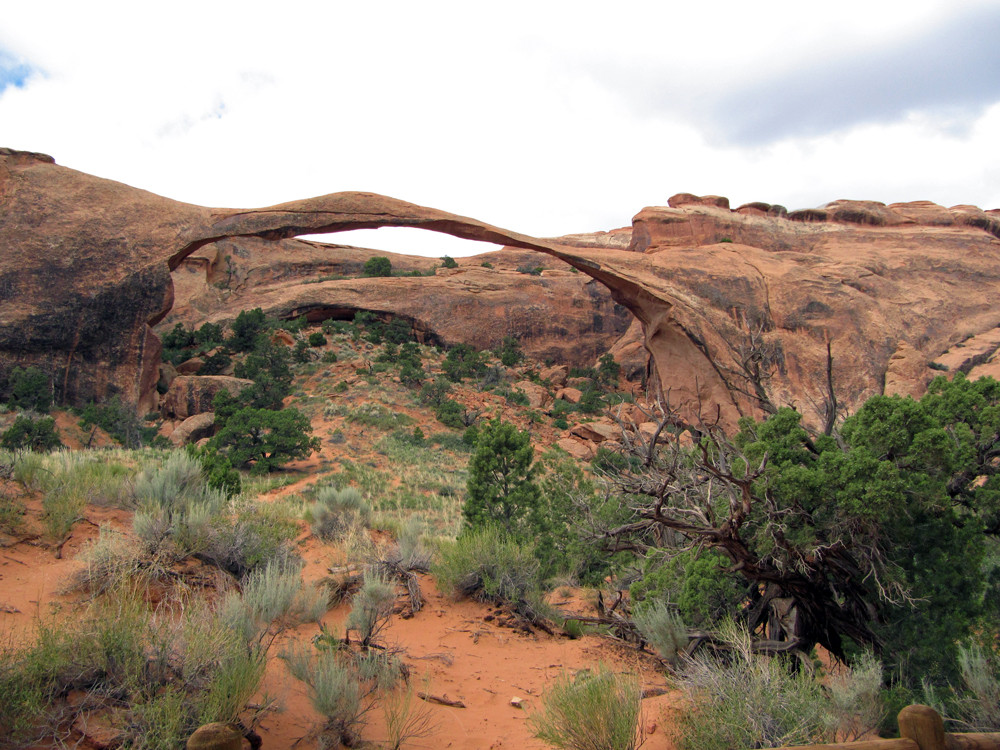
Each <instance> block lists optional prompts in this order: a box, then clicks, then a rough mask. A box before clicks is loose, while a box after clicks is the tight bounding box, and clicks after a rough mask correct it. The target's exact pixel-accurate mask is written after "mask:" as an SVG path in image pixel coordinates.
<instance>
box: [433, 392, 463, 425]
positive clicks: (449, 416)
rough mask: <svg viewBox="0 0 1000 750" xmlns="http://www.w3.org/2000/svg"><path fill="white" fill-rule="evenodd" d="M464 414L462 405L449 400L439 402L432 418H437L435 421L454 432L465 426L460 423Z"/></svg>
mask: <svg viewBox="0 0 1000 750" xmlns="http://www.w3.org/2000/svg"><path fill="white" fill-rule="evenodd" d="M464 414H465V409H463V408H462V405H461V404H460V403H458V402H457V401H452V400H451V399H450V398H446V399H444V400H443V401H441V403H439V404H438V405H437V407H435V409H434V416H435V417H437V420H438V421H439V422H440V423H441V424H443V425H444V426H445V427H451V428H452V429H454V430H460V429H462V428H463V427H464V426H465V423H464V422H463V421H462V418H463V416H464Z"/></svg>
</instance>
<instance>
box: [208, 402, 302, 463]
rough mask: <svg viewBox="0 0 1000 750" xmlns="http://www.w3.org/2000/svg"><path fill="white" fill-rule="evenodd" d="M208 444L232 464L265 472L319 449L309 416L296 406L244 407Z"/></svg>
mask: <svg viewBox="0 0 1000 750" xmlns="http://www.w3.org/2000/svg"><path fill="white" fill-rule="evenodd" d="M220 393H221V391H220ZM209 447H210V448H212V449H214V450H217V451H220V452H221V453H223V454H225V456H226V457H227V458H228V459H229V460H230V461H231V462H232V464H233V466H236V467H241V468H243V467H251V471H252V472H253V473H255V474H266V473H267V472H269V471H275V470H276V469H279V468H281V467H282V466H284V465H285V464H286V463H288V462H289V461H292V460H295V459H299V458H306V457H308V456H309V455H310V454H311V453H313V451H317V450H319V448H320V441H319V438H314V437H312V426H311V425H310V424H309V418H308V417H306V416H305V415H304V414H302V413H301V412H300V411H299V410H298V409H293V408H287V409H281V410H280V411H272V410H270V409H255V408H252V407H246V408H243V409H239V410H238V411H236V412H235V413H234V414H233V415H232V416H230V417H229V418H228V419H226V421H225V425H224V426H223V427H222V429H220V430H219V432H218V433H216V435H215V437H213V438H212V439H211V441H210V442H209Z"/></svg>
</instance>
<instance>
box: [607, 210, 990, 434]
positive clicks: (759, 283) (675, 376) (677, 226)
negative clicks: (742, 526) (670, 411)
mask: <svg viewBox="0 0 1000 750" xmlns="http://www.w3.org/2000/svg"><path fill="white" fill-rule="evenodd" d="M748 205H749V210H747V207H746V206H741V207H740V208H739V209H737V210H736V211H735V212H733V211H729V210H726V209H725V208H723V207H721V206H720V205H719V204H718V202H717V201H715V200H714V199H710V200H707V201H701V202H698V201H691V200H690V199H688V198H685V199H684V201H683V202H682V207H681V208H659V207H656V208H646V209H643V210H642V211H641V212H640V213H639V214H638V215H637V216H636V217H635V219H634V232H633V239H632V250H633V252H636V253H638V252H641V253H642V259H643V261H644V263H640V262H636V263H629V264H628V267H625V264H623V263H622V262H621V261H619V260H617V259H616V262H615V267H614V271H613V276H614V278H608V280H607V281H606V283H608V285H609V286H611V287H612V288H617V289H618V291H617V292H616V293H615V294H616V297H618V298H622V297H624V296H626V295H627V296H628V297H629V298H630V299H631V300H632V302H631V304H630V309H631V310H632V311H633V313H635V315H636V317H637V318H638V319H639V320H640V322H641V324H642V340H643V343H644V345H645V348H646V349H647V350H648V351H649V352H650V353H651V355H652V359H653V365H654V366H653V367H652V368H651V375H654V376H656V377H657V378H658V379H659V383H660V385H661V386H662V389H663V391H664V392H665V393H669V396H670V399H671V401H672V402H673V403H674V404H676V405H679V406H681V407H683V409H684V410H685V411H687V412H688V413H691V412H698V411H700V413H701V414H702V415H703V416H704V417H707V418H710V419H716V418H718V419H720V420H721V421H722V422H723V423H725V424H727V425H732V424H733V423H734V422H735V420H736V419H737V418H738V416H739V415H740V414H745V413H750V414H758V415H759V413H760V411H759V406H760V401H759V399H758V398H757V397H756V396H757V393H756V392H755V390H756V389H755V387H754V385H753V383H752V382H751V381H750V380H748V379H747V378H746V377H744V376H745V375H746V372H747V370H752V369H753V368H754V367H755V364H754V357H761V358H763V362H762V363H761V364H762V365H763V366H762V367H761V372H764V373H769V375H770V376H769V377H767V378H765V379H764V389H763V395H764V396H765V397H766V399H767V400H769V401H770V402H771V403H773V404H775V405H779V406H780V405H784V404H791V405H794V406H796V407H797V408H798V409H799V410H800V411H802V412H803V413H804V414H805V415H806V418H807V420H808V421H809V422H811V423H812V424H814V425H818V424H822V423H823V420H824V417H825V411H826V408H827V406H826V403H825V402H826V384H827V377H826V363H827V344H828V343H829V346H830V352H831V353H832V357H833V366H832V375H833V382H834V388H835V391H836V393H837V399H838V406H839V408H840V409H841V410H846V411H851V410H853V409H855V408H856V407H857V406H858V404H860V403H861V401H863V400H864V399H865V398H868V397H869V396H871V395H874V394H876V393H882V392H890V393H904V394H912V395H919V394H920V393H922V392H923V390H924V388H925V387H926V383H927V382H928V381H929V380H930V378H931V377H932V376H934V375H937V374H940V372H941V371H948V370H952V371H954V370H956V369H964V370H966V371H969V370H971V369H972V368H974V367H975V366H976V365H977V364H978V363H980V362H985V361H987V360H988V359H989V358H990V357H991V356H992V355H993V353H994V352H996V350H997V344H996V343H994V341H993V336H992V334H989V333H988V332H990V331H992V330H993V329H994V327H995V326H996V324H997V319H998V312H1000V311H998V309H997V305H996V299H997V293H998V292H1000V266H998V261H1000V241H998V239H997V238H998V237H1000V225H998V224H997V215H996V213H994V212H987V211H981V210H979V209H976V208H974V207H969V206H956V207H954V208H951V209H945V208H943V207H941V206H936V205H934V204H931V203H927V202H917V203H908V204H892V205H890V206H886V205H885V204H882V203H877V202H874V201H835V202H834V203H831V204H828V205H827V206H825V207H824V208H822V209H814V210H810V211H809V212H806V213H803V212H792V214H789V216H788V217H787V218H782V217H780V216H773V215H769V210H764V209H765V207H767V206H768V204H748ZM797 213H798V214H800V215H799V216H798V217H796V216H795V214H797ZM605 272H608V273H609V276H610V275H611V273H612V269H611V268H610V264H607V265H606V266H605V267H602V269H601V272H600V273H601V274H603V273H605ZM634 338H635V336H634V332H633V335H632V336H631V337H625V338H624V339H623V340H622V341H621V342H619V345H618V347H617V348H618V350H619V351H618V352H617V353H616V355H617V356H621V355H623V354H624V353H625V351H627V348H628V346H629V339H634ZM969 338H973V339H975V341H976V342H977V346H976V347H975V349H976V350H975V352H974V355H975V356H972V357H969V356H966V355H965V354H964V353H961V352H958V353H957V354H955V355H953V356H951V357H950V358H948V357H946V358H945V359H944V360H942V359H940V355H942V353H943V352H945V351H947V350H949V348H951V347H954V346H955V345H956V344H957V343H958V342H961V341H963V340H965V339H969ZM997 341H998V343H1000V337H998V339H997ZM970 348H971V347H966V349H970ZM935 358H938V362H937V363H936V364H935V366H934V368H931V367H929V365H930V364H931V362H932V361H933V360H934V359H935ZM952 360H954V361H952ZM744 365H746V366H744Z"/></svg>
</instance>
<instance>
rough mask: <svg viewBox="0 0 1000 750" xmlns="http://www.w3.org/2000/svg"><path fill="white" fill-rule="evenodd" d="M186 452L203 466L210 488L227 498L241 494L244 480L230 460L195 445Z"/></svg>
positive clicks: (187, 447) (187, 448)
mask: <svg viewBox="0 0 1000 750" xmlns="http://www.w3.org/2000/svg"><path fill="white" fill-rule="evenodd" d="M185 450H186V451H187V452H188V453H189V454H190V455H191V456H194V457H195V458H196V459H197V460H198V463H200V464H201V471H202V474H203V476H204V477H205V484H206V485H207V486H208V487H211V488H212V489H215V490H218V491H219V492H222V493H223V494H224V495H225V496H226V497H227V498H232V497H236V495H239V494H240V492H241V490H242V489H243V480H242V479H241V478H240V473H239V472H238V471H236V469H234V468H233V464H232V462H231V461H230V460H229V458H227V457H226V456H224V455H223V454H221V453H219V452H218V451H215V450H212V449H211V448H208V447H204V448H197V447H195V446H194V445H187V446H185Z"/></svg>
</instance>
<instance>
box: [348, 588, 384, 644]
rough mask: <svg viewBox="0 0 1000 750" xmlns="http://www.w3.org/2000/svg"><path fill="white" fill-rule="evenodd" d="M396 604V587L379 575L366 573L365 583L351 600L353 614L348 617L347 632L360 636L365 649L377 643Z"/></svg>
mask: <svg viewBox="0 0 1000 750" xmlns="http://www.w3.org/2000/svg"><path fill="white" fill-rule="evenodd" d="M395 604H396V589H395V586H394V585H393V584H392V583H390V582H389V581H388V580H386V579H385V578H383V577H382V576H380V575H378V574H377V573H373V572H370V571H369V572H366V573H365V577H364V583H363V584H362V585H361V588H360V589H359V590H358V592H357V593H356V594H355V595H354V598H353V599H352V600H351V614H350V615H348V617H347V630H348V631H351V630H353V631H354V632H355V633H357V634H358V640H359V641H360V642H361V647H362V648H363V649H367V648H369V647H370V646H372V645H373V644H374V643H376V641H377V639H378V636H379V635H380V634H381V632H382V630H383V629H384V628H385V626H386V625H387V624H388V622H389V618H390V617H391V616H392V609H393V607H394V606H395Z"/></svg>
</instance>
